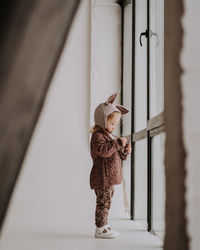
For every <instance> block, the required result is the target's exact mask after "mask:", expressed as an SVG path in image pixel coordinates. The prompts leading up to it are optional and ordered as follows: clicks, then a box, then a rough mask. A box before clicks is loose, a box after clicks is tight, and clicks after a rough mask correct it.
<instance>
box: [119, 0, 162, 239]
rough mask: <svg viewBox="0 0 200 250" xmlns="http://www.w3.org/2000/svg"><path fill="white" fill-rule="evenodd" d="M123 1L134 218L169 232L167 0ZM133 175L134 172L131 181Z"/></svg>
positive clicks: (124, 86)
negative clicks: (166, 208)
mask: <svg viewBox="0 0 200 250" xmlns="http://www.w3.org/2000/svg"><path fill="white" fill-rule="evenodd" d="M120 2H121V5H122V10H123V14H122V30H123V32H122V36H123V40H122V41H123V42H122V45H123V53H122V55H123V63H122V68H123V74H122V90H123V91H122V104H123V105H125V106H127V107H131V112H130V113H129V115H128V116H126V117H124V120H123V128H122V134H123V135H132V148H133V151H132V155H131V158H130V162H128V164H129V165H130V168H126V169H127V170H126V171H127V172H128V171H129V169H130V173H126V179H127V182H128V183H129V186H130V205H131V219H133V220H135V221H139V222H140V223H142V224H143V225H144V227H145V228H147V230H148V231H149V232H155V233H157V234H158V235H160V236H163V234H164V204H165V190H164V187H165V179H164V162H163V157H164V141H165V134H164V124H163V109H164V93H163V91H164V88H163V86H164V72H163V71H164V63H163V62H164V0H135V1H120ZM128 176H131V179H130V181H129V180H128Z"/></svg>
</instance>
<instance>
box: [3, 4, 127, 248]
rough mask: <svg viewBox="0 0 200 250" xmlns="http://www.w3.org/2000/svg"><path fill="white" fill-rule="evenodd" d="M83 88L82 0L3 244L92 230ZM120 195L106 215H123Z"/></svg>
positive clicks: (86, 75)
mask: <svg viewBox="0 0 200 250" xmlns="http://www.w3.org/2000/svg"><path fill="white" fill-rule="evenodd" d="M97 53H98V51H97ZM116 73H118V72H116ZM107 84H108V83H107ZM112 87H113V85H112ZM89 89H90V1H89V0H87V1H86V0H85V1H81V5H80V8H79V10H78V12H77V14H76V17H75V20H74V22H73V25H72V28H71V31H70V35H69V37H68V41H67V44H66V46H65V49H64V51H63V54H62V57H61V59H60V62H59V65H58V67H57V70H56V73H55V75H54V78H53V80H52V84H51V87H50V89H49V92H48V95H47V98H46V101H45V105H44V108H43V111H42V114H41V116H40V119H39V121H38V124H37V127H36V129H35V133H34V135H33V138H32V141H31V144H30V146H29V150H28V153H27V155H26V158H25V161H24V164H23V169H22V172H21V175H20V178H19V179H18V183H17V186H16V189H15V192H14V195H13V199H12V202H11V204H10V208H9V211H8V216H7V219H6V222H5V225H4V230H3V239H4V243H5V242H6V241H7V242H8V241H9V242H10V243H9V244H12V243H11V241H10V239H11V238H12V237H13V235H15V234H16V232H19V231H21V232H25V231H26V232H27V231H32V230H34V231H37V232H40V231H43V230H46V229H54V230H56V229H57V230H59V229H60V228H70V230H73V228H74V227H75V226H76V227H77V223H78V226H79V227H82V226H84V227H86V228H89V229H90V230H91V229H92V230H93V229H94V213H95V205H96V204H95V194H94V191H93V190H91V189H90V187H89V174H90V170H91V167H92V160H91V158H90V154H89V148H88V137H89V134H88V130H89V126H90V117H89V110H90V91H89ZM107 89H109V88H107ZM116 90H118V82H117V83H116ZM107 94H110V93H107V92H105V96H104V97H107ZM120 195H121V194H120V192H118V191H116V194H115V196H114V199H113V204H112V209H111V216H121V215H123V212H124V210H123V204H122V202H121V200H122V198H120ZM73 221H74V223H73ZM85 221H87V225H84V224H85ZM79 222H80V223H79ZM24 237H25V236H24ZM12 242H13V244H14V242H15V241H12Z"/></svg>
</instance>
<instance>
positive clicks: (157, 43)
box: [140, 30, 159, 47]
mask: <svg viewBox="0 0 200 250" xmlns="http://www.w3.org/2000/svg"><path fill="white" fill-rule="evenodd" d="M143 36H145V37H146V38H148V37H149V32H148V30H146V31H145V32H142V33H141V34H140V46H141V47H142V37H143ZM152 36H155V37H156V39H157V42H156V46H157V47H158V46H159V37H158V34H157V33H156V32H153V31H151V30H150V38H151V37H152Z"/></svg>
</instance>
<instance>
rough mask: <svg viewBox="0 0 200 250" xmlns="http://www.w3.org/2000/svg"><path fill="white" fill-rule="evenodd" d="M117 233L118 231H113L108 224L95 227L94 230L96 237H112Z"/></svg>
mask: <svg viewBox="0 0 200 250" xmlns="http://www.w3.org/2000/svg"><path fill="white" fill-rule="evenodd" d="M119 234H120V233H119V232H117V231H113V230H112V229H111V227H110V226H109V225H108V224H107V225H106V226H103V227H96V231H95V237H96V238H105V239H114V238H116V237H117V236H118V235H119Z"/></svg>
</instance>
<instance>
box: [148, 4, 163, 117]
mask: <svg viewBox="0 0 200 250" xmlns="http://www.w3.org/2000/svg"><path fill="white" fill-rule="evenodd" d="M150 29H151V32H150V38H151V39H150V65H149V67H150V118H152V117H154V116H155V115H157V114H159V113H160V112H162V111H163V109H164V93H163V91H164V0H150Z"/></svg>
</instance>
